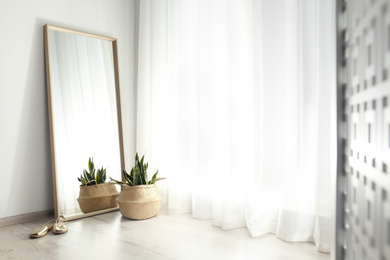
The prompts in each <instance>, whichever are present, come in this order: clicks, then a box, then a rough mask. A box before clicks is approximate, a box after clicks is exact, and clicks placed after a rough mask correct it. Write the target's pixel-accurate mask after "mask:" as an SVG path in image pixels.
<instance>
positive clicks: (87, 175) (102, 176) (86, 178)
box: [77, 158, 106, 186]
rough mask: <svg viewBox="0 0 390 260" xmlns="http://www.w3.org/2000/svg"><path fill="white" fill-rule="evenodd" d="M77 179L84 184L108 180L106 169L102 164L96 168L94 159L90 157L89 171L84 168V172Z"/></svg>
mask: <svg viewBox="0 0 390 260" xmlns="http://www.w3.org/2000/svg"><path fill="white" fill-rule="evenodd" d="M77 180H78V181H79V182H81V185H82V186H89V185H95V184H101V183H104V182H105V181H106V169H105V168H103V166H102V168H101V169H97V170H96V169H95V164H94V163H93V159H91V158H89V160H88V171H87V170H86V169H84V171H83V174H81V176H80V178H77Z"/></svg>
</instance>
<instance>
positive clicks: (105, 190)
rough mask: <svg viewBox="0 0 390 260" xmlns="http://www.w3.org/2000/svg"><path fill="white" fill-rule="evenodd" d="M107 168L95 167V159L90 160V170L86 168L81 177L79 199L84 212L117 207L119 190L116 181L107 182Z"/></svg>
mask: <svg viewBox="0 0 390 260" xmlns="http://www.w3.org/2000/svg"><path fill="white" fill-rule="evenodd" d="M106 171H107V170H106V169H105V168H103V166H102V168H101V169H97V170H96V169H95V164H94V163H93V159H91V158H89V160H88V171H87V170H86V169H84V171H83V174H81V176H80V178H77V179H78V181H79V182H81V185H80V195H79V197H78V199H77V201H78V203H79V205H80V209H81V211H82V212H83V213H88V212H93V211H98V210H103V209H109V208H115V207H117V206H118V202H117V201H116V199H117V197H118V195H119V192H118V191H117V189H116V187H115V183H106V182H105V181H106Z"/></svg>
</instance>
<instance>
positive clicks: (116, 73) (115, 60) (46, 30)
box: [44, 24, 125, 220]
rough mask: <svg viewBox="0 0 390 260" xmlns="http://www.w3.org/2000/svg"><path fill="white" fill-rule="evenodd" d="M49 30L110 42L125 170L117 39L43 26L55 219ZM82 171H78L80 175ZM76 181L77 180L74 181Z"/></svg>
mask: <svg viewBox="0 0 390 260" xmlns="http://www.w3.org/2000/svg"><path fill="white" fill-rule="evenodd" d="M49 30H54V31H59V32H65V33H71V34H76V35H81V36H87V37H93V38H96V39H100V40H105V41H110V42H111V43H112V47H113V65H114V78H115V96H116V100H115V101H116V110H117V120H118V137H119V154H120V164H121V165H120V167H121V169H125V159H124V145H123V130H122V115H121V100H120V86H119V70H118V46H117V39H115V38H112V37H106V36H101V35H97V34H92V33H86V32H82V31H78V30H72V29H67V28H63V27H58V26H53V25H48V24H46V25H45V26H44V43H45V65H46V66H45V67H46V85H47V96H48V110H49V127H50V144H51V145H50V149H51V164H52V177H53V193H54V213H55V217H56V218H57V217H58V216H59V215H61V213H60V205H59V201H58V197H59V196H58V188H57V165H56V155H55V145H56V144H55V134H56V133H55V131H54V127H53V121H54V119H53V113H52V112H53V98H52V79H51V63H50V41H49ZM81 172H82V169H80V173H81ZM75 181H77V180H75ZM118 209H119V207H115V208H110V209H105V210H100V211H94V212H90V213H80V214H74V215H70V216H66V217H67V219H68V220H73V219H79V218H84V217H89V216H93V215H97V214H102V213H107V212H112V211H116V210H118Z"/></svg>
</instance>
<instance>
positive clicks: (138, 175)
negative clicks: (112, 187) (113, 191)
mask: <svg viewBox="0 0 390 260" xmlns="http://www.w3.org/2000/svg"><path fill="white" fill-rule="evenodd" d="M144 158H145V155H144V156H142V158H141V160H139V156H138V153H136V155H135V166H134V167H133V168H132V169H131V171H130V174H129V173H127V171H126V170H125V169H123V180H124V181H117V180H114V179H112V178H110V179H111V180H113V181H115V182H116V183H117V184H126V185H129V186H136V185H150V184H154V183H155V182H156V181H157V180H159V179H157V174H158V170H157V172H156V173H155V174H154V175H153V176H152V178H151V179H150V180H148V173H147V171H148V166H149V164H148V163H144Z"/></svg>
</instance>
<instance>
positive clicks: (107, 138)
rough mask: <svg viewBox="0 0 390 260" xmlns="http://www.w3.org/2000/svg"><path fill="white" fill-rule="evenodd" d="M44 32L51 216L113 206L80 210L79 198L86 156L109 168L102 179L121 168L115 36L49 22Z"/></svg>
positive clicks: (77, 214) (76, 214) (117, 173)
mask: <svg viewBox="0 0 390 260" xmlns="http://www.w3.org/2000/svg"><path fill="white" fill-rule="evenodd" d="M44 32H45V55H46V76H47V86H48V102H49V121H50V134H51V151H52V171H53V184H54V187H53V191H54V202H55V205H54V206H55V215H56V217H58V216H59V215H65V216H66V217H67V218H68V219H75V218H80V217H85V216H90V215H95V214H100V213H104V212H109V211H113V210H117V207H116V208H110V209H106V210H103V211H95V212H91V213H87V214H84V213H82V212H81V210H80V207H79V204H78V201H77V198H78V196H79V192H80V182H79V181H78V180H77V178H78V177H80V175H81V174H82V173H83V170H84V169H88V159H89V158H90V157H91V158H93V161H94V163H95V168H101V167H102V166H103V167H104V168H107V172H106V175H107V179H106V181H109V180H110V179H109V177H112V178H114V179H118V180H119V179H121V169H122V168H125V167H124V160H123V158H124V157H123V142H122V140H123V139H122V126H121V113H120V112H121V111H120V94H119V78H118V64H117V45H116V44H117V42H116V39H114V38H110V37H105V36H100V35H95V34H90V33H85V32H80V31H75V30H70V29H66V28H61V27H56V26H52V25H45V28H44Z"/></svg>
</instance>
